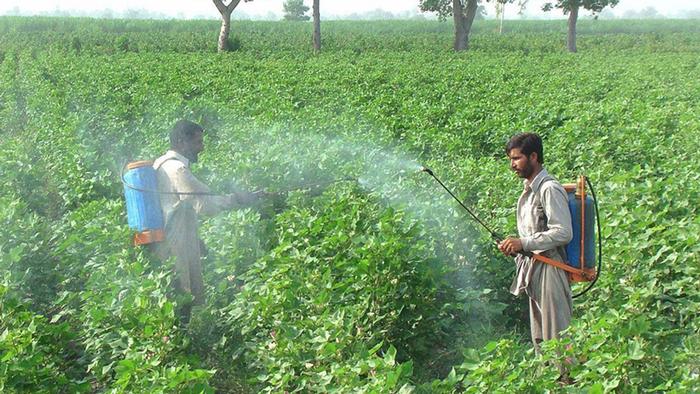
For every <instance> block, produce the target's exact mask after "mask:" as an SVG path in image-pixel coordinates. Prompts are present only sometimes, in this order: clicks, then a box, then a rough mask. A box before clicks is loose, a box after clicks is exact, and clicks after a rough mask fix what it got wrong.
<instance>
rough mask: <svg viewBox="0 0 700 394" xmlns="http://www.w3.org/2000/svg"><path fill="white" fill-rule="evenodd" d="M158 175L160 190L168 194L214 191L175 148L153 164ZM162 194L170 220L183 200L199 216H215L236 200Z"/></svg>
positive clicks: (223, 196) (227, 197) (225, 196)
mask: <svg viewBox="0 0 700 394" xmlns="http://www.w3.org/2000/svg"><path fill="white" fill-rule="evenodd" d="M153 168H154V169H155V170H156V173H157V177H158V190H160V191H161V192H166V193H175V192H177V193H211V190H210V189H209V187H207V185H205V184H204V183H202V182H201V181H200V180H199V179H197V178H196V177H195V176H194V174H192V171H190V161H189V159H187V158H186V157H185V156H183V155H181V154H180V153H178V152H175V151H173V150H169V151H167V152H166V153H165V154H164V155H163V156H161V157H159V158H158V159H156V161H155V162H154V163H153ZM166 193H161V194H160V205H161V210H162V211H163V217H164V218H165V220H166V224H167V222H168V218H169V217H170V213H171V212H172V211H173V210H174V209H175V208H176V207H177V204H179V203H180V201H187V202H189V203H190V204H191V205H192V207H193V208H194V210H195V212H197V214H200V215H214V214H216V213H218V212H220V211H222V210H224V209H228V208H231V207H232V205H233V203H234V201H233V198H232V197H231V196H228V195H213V194H212V195H193V194H166Z"/></svg>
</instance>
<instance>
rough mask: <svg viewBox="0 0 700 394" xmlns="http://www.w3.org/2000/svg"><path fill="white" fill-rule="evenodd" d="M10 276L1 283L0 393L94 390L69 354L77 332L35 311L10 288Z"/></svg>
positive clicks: (75, 355)
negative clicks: (81, 377) (57, 389)
mask: <svg viewBox="0 0 700 394" xmlns="http://www.w3.org/2000/svg"><path fill="white" fill-rule="evenodd" d="M12 287H13V285H12V284H11V283H10V282H9V280H8V275H7V274H5V275H3V280H2V282H0V391H2V392H6V393H20V392H33V393H50V392H54V391H55V389H56V386H57V385H60V386H61V387H62V388H63V389H65V390H67V391H70V392H88V391H89V389H90V387H89V385H88V384H86V383H85V382H84V381H81V379H80V377H79V371H78V370H76V369H75V368H74V366H73V364H72V362H73V358H74V357H77V354H76V353H75V352H74V351H67V350H68V349H67V348H69V346H70V343H72V342H73V341H74V340H75V339H76V338H75V332H74V331H73V330H72V329H71V327H70V326H69V325H68V324H66V323H56V322H54V321H49V320H48V319H47V318H46V317H44V316H42V315H40V314H37V313H35V312H32V311H31V310H30V309H29V308H28V307H27V304H25V303H24V302H22V301H21V300H20V299H18V298H16V297H15V296H14V295H13V293H15V292H13V291H10V289H11V288H12Z"/></svg>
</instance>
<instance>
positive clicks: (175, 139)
mask: <svg viewBox="0 0 700 394" xmlns="http://www.w3.org/2000/svg"><path fill="white" fill-rule="evenodd" d="M203 137H204V129H203V128H202V126H200V125H198V124H196V123H193V122H190V121H188V120H179V121H178V122H177V123H175V126H174V127H173V129H172V130H171V132H170V150H168V151H167V152H166V153H165V154H164V155H163V156H161V157H159V158H158V159H156V160H155V162H150V161H139V162H133V163H129V164H128V166H127V168H128V169H129V171H128V172H127V173H126V174H125V176H124V177H123V178H124V179H123V180H124V192H125V196H126V202H127V213H128V216H129V226H130V227H132V228H134V229H136V230H137V231H138V233H137V234H136V235H135V237H134V242H135V243H136V244H137V245H149V247H150V248H151V249H152V250H153V251H154V252H155V254H156V255H157V256H158V258H159V259H161V260H162V261H166V260H167V259H168V258H173V259H174V262H175V266H174V271H175V287H176V290H177V291H178V293H180V294H186V295H190V296H191V297H192V301H191V302H187V303H185V304H184V305H183V308H182V310H181V311H180V318H181V319H182V321H183V322H185V323H187V322H188V321H189V318H190V311H191V308H192V306H193V305H199V304H202V303H203V301H204V282H203V279H202V262H201V258H202V255H203V253H205V247H204V244H203V243H202V241H201V240H200V238H199V234H198V229H199V216H200V215H205V216H211V215H215V214H217V213H219V212H221V211H225V210H230V209H239V208H244V207H246V206H250V205H252V204H253V203H255V202H256V200H258V199H259V198H260V197H261V196H262V195H263V194H265V193H264V192H255V193H249V192H244V191H240V192H234V193H231V194H224V195H220V194H216V193H212V192H211V191H210V189H209V187H207V186H206V185H205V184H204V183H202V182H201V181H200V180H198V179H197V178H196V177H195V176H194V175H193V174H192V172H191V170H190V165H191V164H192V163H196V162H197V160H198V157H199V153H201V152H202V150H203V149H204V138H203Z"/></svg>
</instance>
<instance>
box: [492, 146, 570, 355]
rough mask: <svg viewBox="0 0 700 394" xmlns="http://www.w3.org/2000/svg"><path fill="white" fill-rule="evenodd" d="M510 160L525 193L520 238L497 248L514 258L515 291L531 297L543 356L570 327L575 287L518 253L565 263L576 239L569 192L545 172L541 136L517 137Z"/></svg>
mask: <svg viewBox="0 0 700 394" xmlns="http://www.w3.org/2000/svg"><path fill="white" fill-rule="evenodd" d="M506 154H507V155H508V158H509V159H510V167H511V169H512V170H513V171H515V173H516V174H517V175H518V176H519V177H520V178H523V184H524V189H523V192H522V194H521V195H520V198H519V199H518V204H517V224H518V237H508V238H506V239H505V240H503V241H502V242H500V243H499V244H498V248H499V249H500V250H501V252H503V254H505V255H507V256H515V264H516V267H517V268H516V275H515V278H514V280H513V283H512V285H511V288H510V291H511V293H513V294H514V295H516V296H518V295H520V294H522V293H523V292H524V293H525V294H527V296H528V297H529V309H530V333H531V335H532V342H533V344H534V346H535V350H536V351H538V352H539V350H540V349H539V344H540V343H541V342H542V341H546V340H549V339H554V338H558V337H559V333H560V332H561V331H563V330H565V329H566V328H567V327H568V326H569V323H570V322H571V314H572V298H571V286H570V285H569V279H568V276H567V273H566V272H565V271H564V270H562V269H560V268H557V267H555V266H552V265H550V264H545V263H542V262H540V261H537V260H535V259H533V258H531V257H526V256H524V255H523V254H518V252H533V253H539V254H542V255H544V256H546V257H550V258H552V259H554V260H557V261H566V245H567V244H568V243H569V241H571V238H572V237H573V229H572V225H571V213H570V211H569V207H568V197H567V194H566V191H565V190H564V188H563V187H562V185H561V184H560V183H559V182H558V181H557V180H555V179H554V178H552V176H550V175H549V174H548V173H547V170H545V169H544V167H543V166H542V165H543V163H544V156H543V147H542V139H541V138H540V137H539V136H538V135H537V134H533V133H522V134H517V135H515V136H513V137H512V138H511V139H510V141H508V144H507V145H506Z"/></svg>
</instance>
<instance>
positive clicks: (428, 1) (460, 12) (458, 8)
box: [419, 0, 513, 51]
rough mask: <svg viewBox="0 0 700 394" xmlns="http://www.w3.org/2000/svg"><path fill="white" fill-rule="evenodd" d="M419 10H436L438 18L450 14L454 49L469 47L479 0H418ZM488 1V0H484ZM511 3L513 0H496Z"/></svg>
mask: <svg viewBox="0 0 700 394" xmlns="http://www.w3.org/2000/svg"><path fill="white" fill-rule="evenodd" d="M419 1H420V3H419V5H420V9H421V11H424V12H425V11H432V12H437V14H438V17H439V18H440V20H445V19H447V17H448V16H452V18H453V19H454V23H455V42H454V50H455V51H465V50H467V49H469V32H470V31H471V29H472V24H473V23H474V18H475V17H476V14H477V10H478V7H479V1H480V0H419ZM485 1H486V2H488V1H489V0H485ZM498 1H499V2H502V3H511V2H513V0H498Z"/></svg>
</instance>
